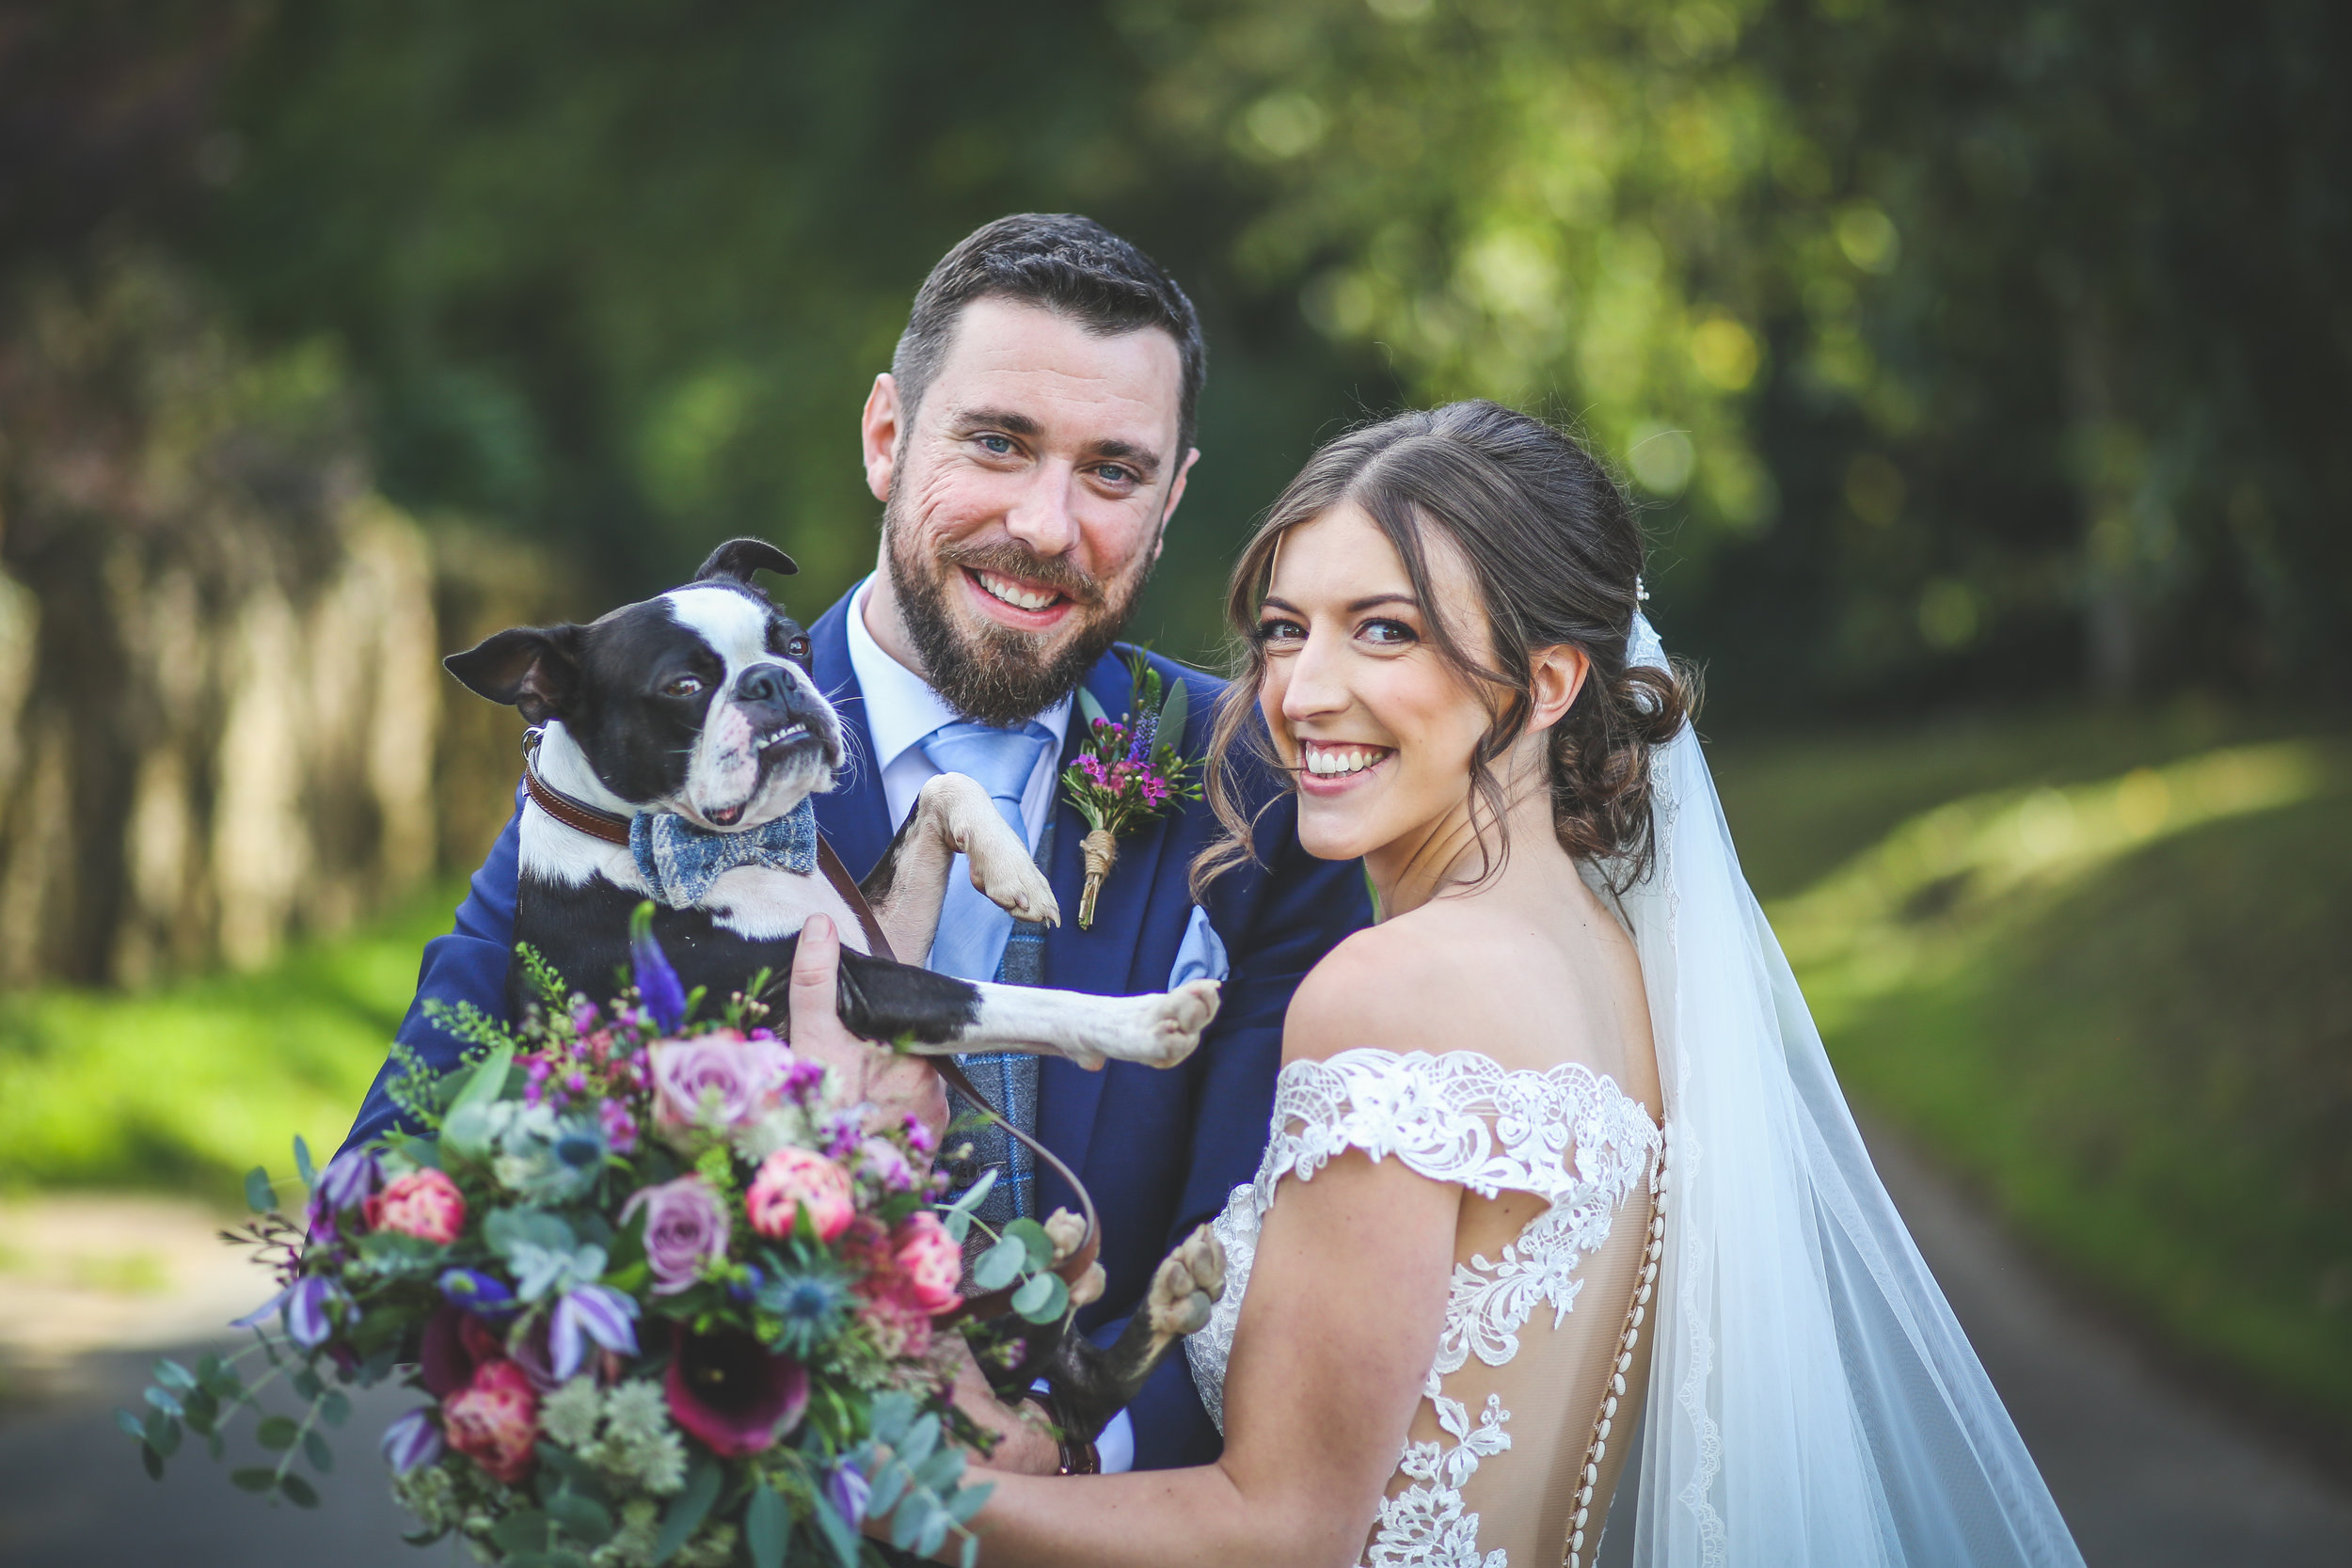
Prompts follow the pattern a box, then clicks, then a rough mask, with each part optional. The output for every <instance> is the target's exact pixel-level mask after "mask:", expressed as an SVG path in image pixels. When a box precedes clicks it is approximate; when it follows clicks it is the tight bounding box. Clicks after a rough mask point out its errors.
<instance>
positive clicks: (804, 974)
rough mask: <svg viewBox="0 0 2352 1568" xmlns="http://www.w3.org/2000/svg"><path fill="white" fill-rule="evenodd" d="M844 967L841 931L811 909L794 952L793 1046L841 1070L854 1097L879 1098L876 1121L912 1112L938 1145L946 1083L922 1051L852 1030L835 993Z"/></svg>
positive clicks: (943, 1129)
mask: <svg viewBox="0 0 2352 1568" xmlns="http://www.w3.org/2000/svg"><path fill="white" fill-rule="evenodd" d="M840 968H841V937H840V933H838V932H837V931H835V930H834V925H833V922H832V921H830V920H828V919H826V918H825V917H824V916H823V915H821V914H813V915H810V916H809V917H808V923H807V924H806V925H805V926H803V927H801V942H800V946H799V948H798V949H797V950H796V951H795V952H794V953H793V955H792V990H791V997H792V1050H793V1052H794V1053H796V1054H798V1055H800V1056H803V1057H805V1058H806V1059H808V1060H810V1061H813V1062H821V1063H823V1064H824V1065H825V1066H827V1067H829V1068H832V1069H834V1070H836V1071H838V1072H839V1073H840V1074H841V1077H842V1081H843V1082H844V1083H845V1084H846V1085H848V1086H849V1094H850V1100H851V1101H853V1102H854V1101H870V1102H871V1103H872V1104H873V1106H874V1109H875V1112H876V1114H877V1120H876V1125H881V1124H882V1122H888V1121H896V1120H898V1118H899V1117H909V1116H911V1117H914V1118H916V1119H917V1120H918V1121H920V1122H922V1124H923V1125H924V1127H926V1128H927V1129H929V1130H930V1134H931V1141H932V1143H933V1144H934V1145H936V1144H937V1142H938V1140H939V1138H940V1136H941V1134H943V1133H944V1132H946V1128H947V1089H946V1085H944V1084H942V1083H941V1082H940V1081H939V1074H938V1073H936V1072H934V1071H932V1070H931V1066H930V1063H929V1062H926V1061H924V1060H923V1059H922V1058H921V1057H919V1056H901V1055H900V1054H898V1053H897V1052H896V1051H893V1050H892V1049H891V1048H890V1047H888V1046H886V1045H878V1044H876V1043H875V1042H874V1041H872V1040H864V1039H860V1038H858V1037H856V1036H855V1035H852V1034H851V1033H850V1031H849V1029H848V1027H847V1026H846V1025H844V1024H843V1023H842V1022H841V1013H840V1006H839V1003H838V1002H837V1000H836V999H835V995H834V990H835V985H834V982H835V977H836V975H837V974H839V971H840Z"/></svg>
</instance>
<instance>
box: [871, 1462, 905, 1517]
mask: <svg viewBox="0 0 2352 1568" xmlns="http://www.w3.org/2000/svg"><path fill="white" fill-rule="evenodd" d="M913 1480H914V1471H912V1470H910V1469H908V1468H907V1467H906V1466H905V1465H901V1464H899V1463H898V1461H897V1460H895V1459H894V1460H890V1461H888V1462H886V1463H884V1464H883V1465H882V1467H881V1468H880V1469H878V1470H876V1471H875V1472H874V1490H873V1492H872V1494H871V1495H870V1496H868V1497H866V1517H867V1518H869V1519H881V1518H884V1517H887V1516H888V1514H889V1513H890V1511H891V1510H892V1509H894V1508H896V1507H898V1499H899V1498H900V1497H904V1496H905V1495H906V1489H907V1483H908V1482H909V1481H913Z"/></svg>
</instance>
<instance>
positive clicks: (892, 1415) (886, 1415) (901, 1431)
mask: <svg viewBox="0 0 2352 1568" xmlns="http://www.w3.org/2000/svg"><path fill="white" fill-rule="evenodd" d="M914 1413H915V1403H914V1400H913V1399H912V1398H910V1397H909V1396H908V1395H906V1394H904V1393H901V1392H898V1391H897V1390H895V1389H894V1390H892V1391H891V1392H890V1393H887V1394H884V1395H882V1396H881V1397H880V1398H878V1399H877V1400H875V1401H874V1440H875V1441H876V1442H878V1443H888V1444H891V1445H894V1446H895V1445H896V1444H897V1443H898V1439H899V1438H901V1437H903V1436H905V1435H906V1430H907V1428H908V1427H909V1426H910V1425H912V1424H913V1422H914Z"/></svg>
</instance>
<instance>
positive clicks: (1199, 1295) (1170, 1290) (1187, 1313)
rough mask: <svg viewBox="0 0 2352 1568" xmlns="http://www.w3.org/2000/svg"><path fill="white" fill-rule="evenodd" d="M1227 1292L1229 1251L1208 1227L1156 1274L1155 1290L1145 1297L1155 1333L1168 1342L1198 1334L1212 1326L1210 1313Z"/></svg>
mask: <svg viewBox="0 0 2352 1568" xmlns="http://www.w3.org/2000/svg"><path fill="white" fill-rule="evenodd" d="M1224 1293H1225V1249H1224V1248H1223V1247H1222V1246H1220V1245H1219V1244H1218V1243H1217V1239H1216V1232H1215V1231H1213V1230H1211V1229H1210V1228H1209V1227H1207V1226H1205V1225H1204V1226H1202V1227H1200V1228H1199V1229H1198V1230H1195V1231H1194V1232H1193V1233H1192V1234H1191V1235H1189V1236H1187V1237H1185V1238H1184V1244H1182V1245H1181V1246H1179V1247H1178V1248H1177V1249H1176V1250H1175V1251H1174V1252H1171V1253H1169V1254H1168V1256H1167V1257H1166V1258H1164V1259H1161V1260H1160V1266H1159V1269H1158V1271H1157V1272H1156V1273H1154V1274H1153V1275H1152V1289H1151V1291H1149V1292H1148V1293H1147V1294H1146V1296H1145V1298H1144V1310H1145V1311H1146V1312H1148V1313H1149V1314H1150V1315H1151V1319H1152V1333H1154V1334H1156V1335H1158V1336H1160V1337H1161V1338H1168V1339H1181V1338H1184V1336H1185V1335H1187V1334H1198V1333H1199V1332H1200V1330H1202V1329H1204V1328H1206V1327H1207V1326H1208V1325H1209V1313H1210V1310H1211V1309H1212V1308H1213V1307H1216V1302H1217V1298H1218V1297H1219V1296H1221V1295H1223V1294H1224Z"/></svg>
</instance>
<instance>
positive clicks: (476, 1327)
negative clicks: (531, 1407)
mask: <svg viewBox="0 0 2352 1568" xmlns="http://www.w3.org/2000/svg"><path fill="white" fill-rule="evenodd" d="M504 1354H506V1345H505V1341H504V1340H502V1339H501V1338H499V1335H498V1332H497V1331H496V1330H495V1329H492V1328H490V1327H489V1326H488V1325H486V1324H485V1323H483V1321H482V1320H481V1319H480V1318H477V1317H475V1316H474V1315H473V1314H472V1313H471V1312H468V1311H464V1310H462V1309H461V1308H458V1307H439V1308H437V1309H436V1310H435V1312H434V1314H433V1316H432V1317H431V1318H429V1319H427V1320H426V1322H425V1325H424V1345H423V1347H422V1350H421V1354H419V1356H418V1360H419V1362H420V1363H421V1365H420V1367H419V1374H420V1375H419V1377H418V1381H419V1382H421V1383H422V1384H423V1385H424V1391H425V1392H426V1393H428V1394H431V1395H432V1396H433V1397H434V1398H435V1399H437V1400H445V1399H447V1398H449V1397H450V1396H451V1395H452V1394H454V1393H456V1392H457V1391H458V1390H459V1389H461V1388H463V1387H465V1386H466V1385H468V1384H469V1383H471V1382H472V1381H473V1372H474V1368H476V1367H477V1366H479V1365H481V1364H482V1363H483V1362H485V1361H491V1360H495V1359H497V1358H498V1357H500V1356H502V1355H504Z"/></svg>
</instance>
